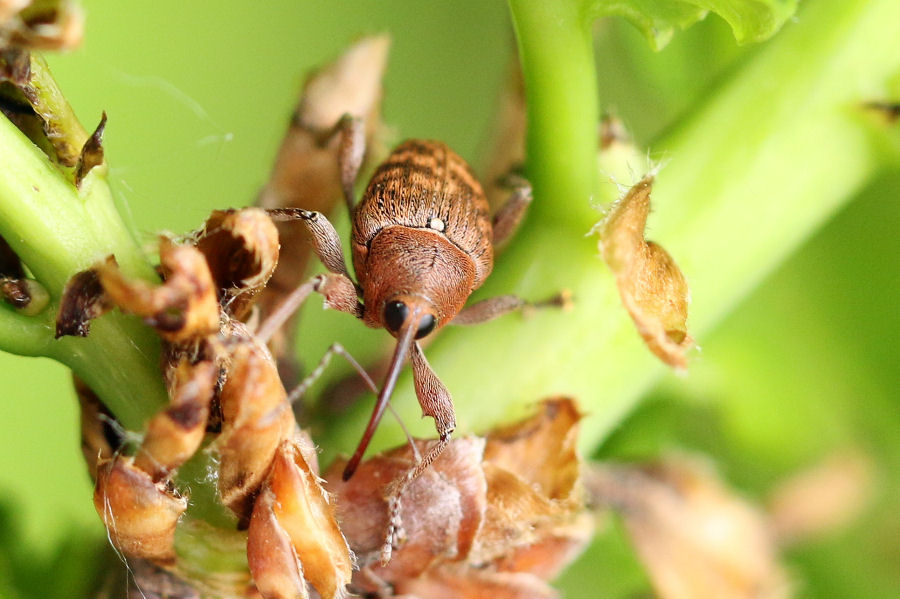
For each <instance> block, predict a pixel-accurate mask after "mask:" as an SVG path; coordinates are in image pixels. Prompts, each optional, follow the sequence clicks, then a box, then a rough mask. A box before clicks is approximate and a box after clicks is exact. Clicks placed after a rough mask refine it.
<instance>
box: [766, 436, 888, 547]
mask: <svg viewBox="0 0 900 599" xmlns="http://www.w3.org/2000/svg"><path fill="white" fill-rule="evenodd" d="M875 482H876V481H875V464H874V460H873V459H872V456H870V455H868V454H867V453H865V452H864V451H863V450H861V449H860V448H856V447H850V448H843V449H840V450H837V451H834V452H833V453H830V454H828V455H826V456H824V457H823V458H822V459H821V461H819V462H817V463H815V464H813V465H811V466H810V467H808V468H805V469H803V470H801V471H799V472H797V473H795V474H793V475H792V476H789V477H788V478H787V479H785V480H783V481H781V482H780V483H779V484H778V485H777V486H776V487H775V488H774V489H772V491H771V493H770V494H769V498H768V502H767V509H768V512H769V514H770V516H771V519H772V526H773V528H774V530H775V533H776V535H777V536H778V541H779V542H780V543H781V544H794V543H798V542H803V541H808V540H810V539H817V538H820V537H823V536H825V535H828V534H829V533H833V532H835V531H837V530H840V529H841V528H844V527H845V526H847V525H848V524H849V523H850V522H852V521H853V520H854V519H855V518H856V517H857V516H859V514H860V513H861V512H862V511H863V510H864V508H865V507H866V506H867V505H868V504H869V503H870V501H871V499H872V495H873V494H874V491H875V486H876V485H875Z"/></svg>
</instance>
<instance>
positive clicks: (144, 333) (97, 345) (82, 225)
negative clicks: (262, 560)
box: [0, 61, 168, 430]
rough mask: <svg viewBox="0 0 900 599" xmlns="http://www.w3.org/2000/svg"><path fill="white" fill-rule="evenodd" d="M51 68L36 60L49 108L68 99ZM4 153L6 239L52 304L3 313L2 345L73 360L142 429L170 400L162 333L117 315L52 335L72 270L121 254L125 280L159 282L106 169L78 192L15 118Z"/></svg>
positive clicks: (1, 224)
mask: <svg viewBox="0 0 900 599" xmlns="http://www.w3.org/2000/svg"><path fill="white" fill-rule="evenodd" d="M42 64H43V63H42V62H40V61H33V62H32V69H33V73H34V77H33V81H36V82H38V83H39V84H40V85H39V86H37V87H35V90H37V92H36V93H38V94H40V95H41V97H40V98H39V99H40V100H42V102H41V105H42V106H44V107H45V108H46V107H47V106H57V107H59V106H60V102H62V103H64V101H63V100H60V97H61V96H59V92H58V90H56V88H55V86H53V85H51V84H50V83H52V80H51V79H50V78H49V74H47V73H46V72H43V71H41V69H42ZM35 69H36V70H35ZM60 111H61V112H60V114H62V115H63V116H64V117H65V115H66V114H68V113H66V112H65V111H64V110H62V109H60ZM73 118H74V117H72V116H71V115H69V116H67V117H65V118H62V117H60V118H59V119H57V120H56V121H55V123H56V125H55V126H56V127H62V129H60V130H59V131H60V134H61V135H62V136H63V137H66V138H67V139H74V138H75V137H77V135H76V134H77V133H78V131H74V132H73V131H69V129H71V120H72V119H73ZM67 127H68V128H69V129H66V128H67ZM79 128H80V125H79ZM66 131H69V133H71V135H69V134H67V133H66ZM73 135H74V136H75V137H73ZM0 155H2V156H3V157H4V158H3V167H2V169H0V235H2V236H3V238H4V239H6V241H7V242H8V243H9V244H10V246H11V247H12V248H13V249H14V250H15V252H16V253H17V254H18V256H19V257H20V258H21V259H22V261H23V262H24V263H25V264H26V265H27V266H28V268H29V270H30V271H31V273H32V275H33V276H34V277H35V279H37V280H38V281H39V282H40V283H41V284H42V285H44V287H45V288H46V289H47V291H48V292H49V294H50V298H51V302H50V305H49V306H48V307H47V309H46V310H45V311H44V312H43V313H41V314H40V315H38V316H35V317H30V319H29V320H28V321H26V320H23V318H26V317H23V316H21V315H19V314H15V313H13V312H12V311H9V310H5V309H4V310H3V311H2V312H0V330H2V331H3V332H4V333H9V335H6V334H4V335H3V336H2V337H0V349H3V350H6V351H13V352H16V353H23V354H26V355H40V356H47V357H51V358H54V359H56V360H58V361H60V362H62V363H64V364H66V365H67V366H69V367H70V368H71V369H72V371H73V372H74V373H75V374H76V375H78V376H79V377H81V378H83V379H84V380H85V381H86V382H87V383H88V384H89V385H90V386H91V387H92V388H93V389H94V391H95V392H96V393H97V394H98V395H99V396H100V397H101V398H102V399H103V401H104V402H105V403H106V405H107V406H108V407H109V409H110V410H111V411H112V412H113V413H114V414H115V415H116V417H117V418H118V419H119V420H120V421H121V422H122V424H123V425H124V426H125V427H126V428H129V429H132V430H141V428H142V427H143V423H144V421H145V420H146V419H147V417H148V416H150V415H151V414H153V413H155V412H156V411H157V410H158V409H159V408H160V407H161V406H163V405H165V404H166V403H167V402H168V397H167V395H166V392H165V388H164V385H163V382H162V377H161V376H160V372H159V357H158V356H159V342H158V340H157V339H156V337H155V335H153V334H152V332H151V331H150V330H149V329H147V328H146V327H144V326H143V325H142V324H141V323H140V322H138V321H137V320H136V319H134V318H131V317H124V316H122V315H120V314H110V315H108V316H105V317H103V318H101V319H99V320H97V321H96V322H95V323H93V325H92V330H91V335H90V337H89V338H88V339H75V338H63V339H59V340H54V339H53V332H54V328H53V319H54V316H55V313H56V310H57V308H58V302H59V298H60V296H61V294H62V291H63V288H64V286H65V284H66V282H67V281H68V280H69V278H70V277H71V276H72V275H73V274H75V273H77V272H79V271H81V270H84V269H86V268H89V267H90V266H92V265H93V264H95V263H96V262H98V261H100V260H103V259H104V258H105V257H106V256H108V255H110V254H113V255H115V256H116V259H117V260H118V262H119V264H120V266H121V267H122V269H123V271H124V272H125V273H126V274H128V275H130V276H134V277H142V278H145V279H149V280H153V279H155V277H156V275H155V273H154V271H153V268H152V266H151V265H150V264H149V263H148V262H147V260H146V258H145V257H144V255H143V253H142V252H141V249H140V247H139V246H138V245H137V243H136V242H135V240H134V239H133V237H132V236H131V234H130V232H129V231H128V229H127V227H126V226H125V225H124V223H123V222H122V220H121V218H120V217H119V214H118V213H117V211H116V209H115V206H114V204H113V201H112V196H111V193H110V190H109V186H108V185H107V183H106V180H105V171H106V167H105V165H103V166H100V167H96V168H94V169H93V170H92V171H91V172H90V173H89V174H88V175H87V177H85V179H84V180H83V181H82V182H81V186H80V188H76V187H75V185H74V184H73V183H72V182H71V181H69V180H68V177H67V173H66V172H65V171H63V170H61V169H60V168H59V167H57V165H56V164H54V163H53V162H51V160H50V159H49V158H48V157H47V156H46V155H45V154H44V153H43V152H42V151H41V150H40V149H39V148H38V147H37V146H35V145H34V144H33V143H32V142H31V141H30V140H29V139H27V138H26V137H25V136H24V135H23V134H22V132H20V131H19V130H18V129H17V128H16V127H15V126H14V125H13V124H12V123H11V122H9V121H8V120H7V119H6V118H0ZM26 322H28V323H29V324H28V325H27V326H26V324H25V323H26Z"/></svg>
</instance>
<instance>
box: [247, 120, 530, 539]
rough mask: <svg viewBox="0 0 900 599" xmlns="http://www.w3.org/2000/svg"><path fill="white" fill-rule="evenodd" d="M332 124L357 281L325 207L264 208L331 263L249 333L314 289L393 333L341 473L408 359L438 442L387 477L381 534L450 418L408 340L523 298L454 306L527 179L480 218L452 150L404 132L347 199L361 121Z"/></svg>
mask: <svg viewBox="0 0 900 599" xmlns="http://www.w3.org/2000/svg"><path fill="white" fill-rule="evenodd" d="M338 132H339V133H338V134H339V136H340V140H341V141H340V149H339V162H340V167H341V168H340V171H341V179H342V180H341V184H342V187H343V190H344V198H345V201H346V203H347V207H348V210H349V212H350V217H351V220H352V233H351V239H350V242H351V251H352V259H353V267H354V270H355V272H356V277H357V281H356V282H355V283H354V282H353V279H352V277H351V275H350V273H349V272H348V271H347V267H346V262H345V260H344V254H343V250H342V248H341V244H340V240H339V237H338V235H337V233H336V232H335V230H334V227H333V226H332V225H331V223H329V222H328V220H327V219H326V218H325V216H323V215H322V214H321V213H318V212H311V211H307V210H302V209H299V208H285V209H277V210H272V211H270V214H271V215H272V216H273V218H276V219H300V220H302V221H303V222H304V223H306V226H307V228H308V229H309V231H310V233H311V235H312V242H313V246H314V249H315V252H316V254H317V255H318V257H319V259H320V260H321V261H322V263H323V264H324V265H325V267H326V268H327V269H328V270H329V271H331V272H330V274H326V275H319V276H317V277H314V278H313V279H312V280H311V281H308V282H307V283H306V284H305V285H304V286H301V287H299V288H298V289H297V291H295V292H294V293H292V294H291V296H289V297H288V298H287V299H286V300H285V301H284V303H283V305H282V306H281V307H279V308H278V309H277V310H276V312H275V313H274V314H273V315H272V316H270V317H269V319H268V320H267V322H266V323H265V324H264V325H263V327H262V329H261V330H260V331H259V335H260V336H261V337H262V338H266V337H268V335H270V334H271V332H272V331H273V330H274V329H275V328H277V327H278V326H279V325H280V323H281V322H283V321H284V318H286V315H287V314H289V313H290V312H292V311H293V310H295V309H296V308H297V306H298V305H299V304H300V303H301V302H302V301H303V300H304V299H305V298H306V297H307V296H308V295H309V293H311V292H312V291H318V292H319V293H321V294H323V295H324V296H325V298H326V304H327V305H328V306H329V307H331V308H336V309H339V310H342V311H344V312H348V313H350V314H353V315H354V316H356V317H358V318H359V319H361V320H362V321H363V322H364V323H365V324H366V325H368V326H370V327H373V328H384V329H386V330H387V331H388V332H389V333H390V334H391V335H393V336H394V337H395V338H396V340H397V344H396V348H395V350H394V353H393V356H392V357H391V361H390V364H389V366H388V371H387V375H386V378H385V380H384V382H383V384H382V386H381V389H380V391H378V394H377V400H376V403H375V408H374V410H373V411H372V416H371V418H370V419H369V423H368V425H367V426H366V429H365V432H364V433H363V436H362V439H361V440H360V442H359V445H358V447H357V449H356V451H355V452H354V454H353V456H352V457H351V458H350V460H349V461H348V462H347V465H346V467H345V470H344V473H343V477H344V480H347V479H349V478H350V477H351V476H352V475H353V472H354V471H355V469H356V467H357V466H358V465H359V463H360V461H361V460H362V457H363V454H364V453H365V451H366V448H367V446H368V444H369V441H370V440H371V438H372V435H373V434H374V432H375V429H376V427H377V426H378V423H379V421H380V419H381V417H382V415H383V414H384V411H385V409H386V408H387V407H388V403H389V400H390V397H391V394H392V393H393V390H394V387H395V385H396V382H397V378H398V376H399V373H400V370H401V368H402V367H403V365H404V364H405V362H406V360H407V358H409V360H410V362H411V364H412V370H413V379H414V384H415V390H416V395H417V397H418V400H419V403H420V404H421V406H422V411H423V413H424V414H425V415H428V416H432V417H433V418H434V420H435V427H436V429H437V432H438V441H437V442H436V443H435V444H434V445H433V446H432V447H431V448H430V449H429V451H428V452H427V453H426V454H425V455H423V456H422V457H421V459H420V460H419V461H418V463H417V464H416V466H415V467H414V468H413V469H411V470H410V471H409V473H408V474H407V475H406V476H405V477H403V479H402V480H399V481H395V483H396V484H395V486H394V488H393V492H392V493H390V498H389V501H390V503H391V506H390V511H391V514H392V523H391V530H390V532H389V539H388V540H389V541H390V540H391V538H392V537H393V536H394V534H395V533H396V530H397V527H398V526H399V523H398V522H396V521H395V520H396V519H397V518H398V516H397V514H398V513H399V498H400V495H401V493H402V491H403V488H404V487H405V485H406V484H408V482H409V481H411V480H413V479H415V478H416V477H417V476H418V475H419V474H421V473H422V472H423V471H424V470H425V469H426V468H427V467H428V466H429V465H430V464H431V463H432V462H433V461H434V460H435V459H436V458H437V457H438V456H439V455H440V453H441V452H442V451H443V450H444V448H445V447H446V446H447V444H448V443H449V441H450V435H451V433H452V432H453V430H454V429H455V427H456V419H455V415H454V409H453V402H452V400H451V397H450V394H449V392H448V391H447V389H446V387H445V386H444V385H443V384H442V383H441V381H440V379H439V378H438V377H437V376H436V375H435V374H434V372H433V371H432V369H431V367H430V366H429V365H428V362H427V361H426V359H425V356H424V354H423V353H422V348H421V347H420V345H419V340H420V339H422V338H423V337H425V336H427V335H429V334H432V333H433V332H434V331H437V330H439V329H441V328H442V327H444V326H446V325H448V324H465V325H468V324H476V323H480V322H485V321H488V320H491V319H493V318H495V317H497V316H499V315H501V314H505V313H507V312H510V311H513V310H516V309H519V308H522V307H523V306H525V305H527V303H528V302H525V301H524V300H522V299H520V298H518V297H516V296H513V295H504V296H498V297H494V298H491V299H487V300H483V301H480V302H478V303H475V304H473V305H471V306H468V307H465V304H466V301H467V300H468V298H469V296H470V295H471V293H472V292H473V291H474V290H475V289H477V288H478V287H480V286H481V284H482V283H484V281H485V279H486V278H487V277H488V275H489V274H490V273H491V270H492V268H493V263H494V247H495V246H496V245H499V244H501V243H503V242H504V241H506V239H507V238H508V237H509V236H510V235H511V234H512V233H513V232H514V231H515V229H516V228H517V225H518V223H519V222H520V221H521V219H522V217H523V215H524V213H525V210H526V208H527V207H528V205H529V204H530V202H531V187H530V185H529V184H528V183H527V181H525V180H524V179H522V178H521V177H518V178H515V179H514V181H513V182H512V184H511V185H510V187H511V188H512V193H511V195H510V198H509V200H508V201H507V203H506V204H505V205H504V206H503V207H501V208H500V210H498V211H497V213H496V214H495V215H494V216H493V217H492V216H491V215H490V210H489V206H488V202H487V199H486V197H485V194H484V191H483V189H482V187H481V184H480V183H479V182H478V179H477V177H476V176H475V175H474V173H473V171H472V169H471V168H470V167H469V165H468V164H467V163H466V162H465V160H463V158H461V157H460V156H459V155H458V154H456V153H455V152H454V151H453V150H451V149H450V148H449V147H447V146H446V145H445V144H443V143H441V142H437V141H424V140H409V141H406V142H403V143H401V144H400V145H399V146H398V147H397V148H396V149H394V151H393V152H392V153H391V154H390V155H389V156H388V157H387V159H386V160H385V161H384V162H383V163H382V164H381V165H380V166H378V167H377V169H376V170H375V172H374V174H373V175H372V178H371V180H370V181H369V184H368V186H367V187H366V190H365V192H364V194H363V196H362V199H361V200H360V201H359V203H356V202H355V201H354V195H353V189H354V185H355V182H356V177H357V174H358V172H359V169H360V165H361V163H362V158H363V154H364V143H365V141H364V139H365V138H364V135H363V126H362V123H361V121H359V120H358V119H351V118H346V117H345V118H344V119H342V121H341V123H340V124H339V125H338ZM301 385H302V384H301ZM388 551H389V549H388Z"/></svg>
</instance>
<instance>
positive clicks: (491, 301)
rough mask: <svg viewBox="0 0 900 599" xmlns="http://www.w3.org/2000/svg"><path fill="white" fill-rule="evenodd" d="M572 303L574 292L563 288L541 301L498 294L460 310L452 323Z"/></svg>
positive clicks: (480, 319)
mask: <svg viewBox="0 0 900 599" xmlns="http://www.w3.org/2000/svg"><path fill="white" fill-rule="evenodd" d="M571 305H572V294H571V293H569V291H568V290H563V291H560V292H559V293H557V294H556V295H554V296H553V297H551V298H548V299H546V300H543V301H540V302H529V301H527V300H524V299H522V298H521V297H519V296H517V295H498V296H497V297H492V298H488V299H486V300H481V301H480V302H476V303H474V304H472V305H471V306H467V307H465V308H463V309H462V310H460V312H459V313H458V314H457V315H456V317H455V318H454V319H453V320H451V321H450V324H457V325H472V324H481V323H483V322H488V321H490V320H494V319H495V318H497V317H498V316H503V315H504V314H509V313H510V312H514V311H516V310H523V311H524V310H529V309H535V308H550V307H557V308H563V309H568V308H569V307H571Z"/></svg>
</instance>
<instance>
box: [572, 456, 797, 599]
mask: <svg viewBox="0 0 900 599" xmlns="http://www.w3.org/2000/svg"><path fill="white" fill-rule="evenodd" d="M586 482H587V485H588V488H589V490H590V492H591V495H592V496H593V498H594V500H595V501H597V502H598V504H599V505H600V506H605V507H609V508H612V509H613V510H614V511H616V512H617V513H618V514H619V515H620V516H621V518H622V519H623V521H624V523H625V528H626V530H627V532H628V535H629V536H630V537H631V540H632V542H633V543H634V545H635V547H636V549H637V552H638V555H639V557H640V559H641V562H642V563H643V564H644V566H645V567H646V568H647V571H648V573H649V575H650V579H651V581H652V582H653V586H654V587H655V589H656V592H657V593H659V596H660V597H662V598H663V599H694V598H696V597H717V598H719V599H776V598H783V597H788V596H789V595H790V592H789V591H790V588H789V584H788V583H787V580H786V577H785V574H784V572H783V571H782V569H781V567H780V565H779V563H778V555H777V551H776V545H775V539H774V535H773V534H772V531H771V530H770V527H769V523H768V520H767V519H766V517H765V515H764V513H763V512H762V511H761V510H758V509H756V508H755V507H753V506H752V505H751V504H750V503H748V502H747V501H745V500H743V499H741V498H739V497H738V496H737V495H736V494H735V493H734V492H732V491H731V490H729V489H727V488H726V487H725V486H724V485H723V484H722V482H721V481H719V480H718V478H717V477H716V476H715V474H714V473H713V472H711V471H710V469H709V468H708V467H706V465H705V464H701V463H699V462H697V461H689V460H686V459H684V458H680V459H676V458H670V459H669V460H667V461H664V462H660V463H654V464H646V465H611V464H605V465H596V466H594V467H593V468H592V470H591V472H590V474H589V476H588V477H587V481H586Z"/></svg>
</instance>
